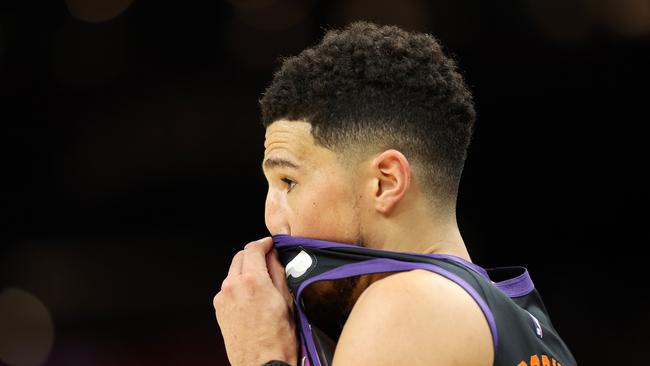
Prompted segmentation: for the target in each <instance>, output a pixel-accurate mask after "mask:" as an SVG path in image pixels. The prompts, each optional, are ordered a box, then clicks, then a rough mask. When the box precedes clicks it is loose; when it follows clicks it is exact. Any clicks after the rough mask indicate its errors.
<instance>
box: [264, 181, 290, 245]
mask: <svg viewBox="0 0 650 366" xmlns="http://www.w3.org/2000/svg"><path fill="white" fill-rule="evenodd" d="M287 216H288V215H287V200H286V196H285V195H284V194H282V192H280V191H279V190H277V189H273V188H272V187H269V190H268V192H267V194H266V204H265V205H264V223H265V224H266V228H267V230H268V231H269V233H271V235H277V234H287V235H290V234H291V228H290V226H289V220H288V217H287Z"/></svg>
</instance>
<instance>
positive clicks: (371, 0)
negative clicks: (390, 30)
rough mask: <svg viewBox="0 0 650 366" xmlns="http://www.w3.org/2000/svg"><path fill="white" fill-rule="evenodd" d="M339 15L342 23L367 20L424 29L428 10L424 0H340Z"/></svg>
mask: <svg viewBox="0 0 650 366" xmlns="http://www.w3.org/2000/svg"><path fill="white" fill-rule="evenodd" d="M340 4H341V5H340V8H339V16H340V18H341V21H342V22H343V23H346V24H347V23H350V22H353V21H356V20H368V21H372V22H375V23H379V24H385V25H397V26H400V27H404V28H407V29H408V30H417V31H426V30H427V29H428V28H429V21H430V19H429V12H430V9H429V8H428V6H427V1H425V0H403V1H400V2H399V5H396V3H395V2H394V1H386V0H384V1H382V0H350V1H341V2H340Z"/></svg>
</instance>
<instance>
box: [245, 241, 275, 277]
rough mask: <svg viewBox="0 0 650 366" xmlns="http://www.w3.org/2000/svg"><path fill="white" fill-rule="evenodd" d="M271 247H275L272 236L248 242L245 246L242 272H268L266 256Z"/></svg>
mask: <svg viewBox="0 0 650 366" xmlns="http://www.w3.org/2000/svg"><path fill="white" fill-rule="evenodd" d="M271 248H273V240H272V239H271V238H270V237H266V238H264V239H260V240H257V241H254V242H251V243H248V244H247V245H246V247H245V248H244V264H243V266H242V273H259V272H264V273H266V272H267V268H266V259H265V257H266V253H268V252H269V251H270V250H271Z"/></svg>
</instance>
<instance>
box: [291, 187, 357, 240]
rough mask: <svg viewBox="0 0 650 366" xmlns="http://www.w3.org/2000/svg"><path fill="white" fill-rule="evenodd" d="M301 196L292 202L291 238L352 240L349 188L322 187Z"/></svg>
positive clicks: (354, 224) (354, 223) (353, 217)
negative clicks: (294, 203) (293, 208)
mask: <svg viewBox="0 0 650 366" xmlns="http://www.w3.org/2000/svg"><path fill="white" fill-rule="evenodd" d="M304 193H306V194H304V196H302V197H300V198H299V199H296V200H297V201H298V202H296V205H295V206H294V207H295V211H294V214H295V216H294V220H293V221H294V222H293V223H292V224H291V234H292V235H295V236H306V237H312V238H319V239H323V240H331V241H339V242H350V241H351V240H356V237H355V233H356V229H357V227H358V226H357V220H356V215H355V210H354V206H355V205H354V196H353V195H352V194H351V193H350V191H349V188H347V187H342V186H340V185H335V184H322V185H318V186H317V187H314V189H312V190H310V191H309V192H304ZM289 199H290V200H291V199H292V198H291V197H290V198H289Z"/></svg>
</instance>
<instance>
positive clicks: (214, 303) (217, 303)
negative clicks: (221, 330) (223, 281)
mask: <svg viewBox="0 0 650 366" xmlns="http://www.w3.org/2000/svg"><path fill="white" fill-rule="evenodd" d="M221 304H222V296H221V292H218V293H217V294H216V295H214V297H213V298H212V306H214V308H215V310H216V309H218V308H220V307H221Z"/></svg>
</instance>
